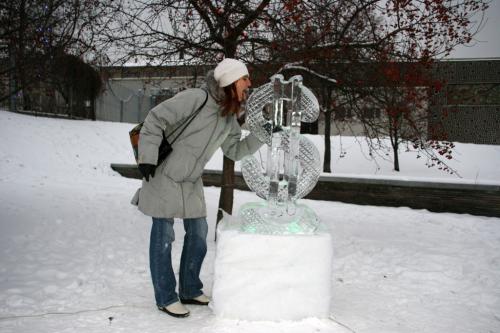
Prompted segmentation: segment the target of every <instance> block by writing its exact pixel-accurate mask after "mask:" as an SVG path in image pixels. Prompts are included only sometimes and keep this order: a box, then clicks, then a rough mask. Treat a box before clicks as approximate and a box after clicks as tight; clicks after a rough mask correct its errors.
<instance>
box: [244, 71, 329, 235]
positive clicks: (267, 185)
mask: <svg viewBox="0 0 500 333" xmlns="http://www.w3.org/2000/svg"><path fill="white" fill-rule="evenodd" d="M246 112H247V123H248V126H249V127H250V131H251V132H252V133H253V134H254V135H255V136H257V137H258V138H259V139H260V140H261V141H262V142H265V143H266V144H267V145H268V149H267V158H266V161H265V164H266V167H265V169H263V167H261V163H260V162H259V161H258V160H257V158H256V157H255V156H248V157H246V158H244V159H243V161H242V165H241V168H242V173H243V177H244V179H245V181H246V183H247V185H248V186H249V187H250V189H251V190H252V191H254V192H255V193H256V194H257V195H258V196H259V197H261V198H263V199H265V200H266V201H265V202H260V203H255V202H252V203H247V204H245V205H243V206H242V207H241V209H240V212H239V216H240V218H241V220H242V226H243V230H244V231H247V232H255V233H265V234H287V233H292V234H297V233H313V232H314V231H315V230H316V228H317V226H318V223H319V220H318V218H317V216H316V214H315V213H314V212H313V211H312V210H311V209H310V208H309V207H307V206H305V205H302V204H298V203H297V200H298V199H300V198H302V197H304V196H305V195H306V194H307V193H309V192H310V191H311V190H312V189H313V187H314V186H315V185H316V183H317V181H318V178H319V175H320V173H321V164H320V155H319V151H318V149H317V148H316V147H315V146H314V144H313V143H312V142H311V141H310V140H308V139H307V138H306V137H305V136H302V135H301V134H300V126H301V121H303V122H313V121H315V120H316V119H317V118H318V115H319V103H318V100H317V99H316V97H315V96H314V94H313V93H312V92H311V91H310V90H309V89H308V88H307V87H305V86H303V84H302V77H301V76H300V75H297V76H293V77H292V78H290V79H289V80H288V81H286V80H285V79H284V77H283V76H282V75H275V76H273V77H272V78H271V82H269V83H267V84H265V85H263V86H261V87H259V88H258V89H256V90H255V91H254V92H253V93H252V94H251V95H250V97H249V99H248V101H247V104H246Z"/></svg>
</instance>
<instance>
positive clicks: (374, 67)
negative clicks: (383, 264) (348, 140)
mask: <svg viewBox="0 0 500 333" xmlns="http://www.w3.org/2000/svg"><path fill="white" fill-rule="evenodd" d="M296 3H297V4H296V7H299V8H301V13H302V14H301V15H294V16H293V17H292V18H293V21H292V22H291V23H290V24H285V25H284V24H276V25H274V26H273V27H272V28H273V36H275V38H276V44H275V48H276V50H277V51H276V52H275V54H281V57H278V58H277V59H278V60H279V61H280V62H281V63H282V65H283V66H282V69H281V70H297V69H300V68H302V69H303V71H304V72H307V73H308V74H311V73H317V74H318V75H317V77H318V79H321V80H323V84H321V86H320V87H318V90H317V91H318V95H319V96H323V97H324V98H325V99H327V100H328V99H330V97H331V95H330V93H325V91H324V89H325V87H327V86H328V85H329V81H328V80H330V81H331V80H333V79H335V80H336V84H335V85H334V89H333V92H334V93H335V95H336V96H344V101H342V103H344V104H345V101H347V102H348V104H349V108H350V111H352V114H353V115H354V117H356V118H357V119H358V120H359V121H361V123H362V125H363V127H364V130H365V136H366V137H367V138H369V140H368V141H369V144H370V145H371V146H370V147H371V148H373V151H376V150H377V149H378V148H379V147H380V146H379V143H380V142H382V140H381V139H382V138H383V137H389V138H390V139H391V146H392V150H393V152H394V153H395V155H394V156H395V160H394V162H395V170H399V163H398V155H397V151H398V147H399V145H400V143H401V142H403V141H406V142H414V143H415V144H414V146H416V147H418V148H420V149H422V150H423V152H424V153H425V154H427V155H428V156H429V158H430V160H431V163H430V164H429V165H433V164H435V163H434V162H436V161H440V163H443V164H445V162H446V161H445V160H443V158H442V157H445V158H446V159H449V158H450V157H451V148H453V147H452V146H451V143H448V144H447V143H440V144H439V145H436V144H429V143H426V139H425V138H426V135H427V133H428V128H427V127H426V126H423V125H422V124H423V123H425V120H426V116H427V114H426V113H425V112H424V113H422V108H425V105H424V104H425V101H428V100H429V99H430V96H431V95H432V93H433V88H434V87H435V86H436V79H435V78H433V77H432V74H431V73H432V71H431V70H430V68H432V65H433V62H434V61H435V60H437V59H439V58H440V57H443V56H446V55H448V54H449V52H450V51H451V50H452V49H453V48H454V47H455V46H456V45H459V44H465V43H468V42H470V41H471V40H472V38H473V36H474V33H475V32H477V29H479V28H480V27H481V25H482V23H481V21H479V22H478V23H474V22H472V21H471V18H472V17H473V16H474V15H476V14H478V13H479V14H480V13H481V12H483V11H484V10H486V8H487V7H488V1H487V0H478V1H476V0H461V1H458V0H457V1H427V0H421V1H417V0H415V1H408V0H407V1H402V0H387V1H381V0H338V1H328V0H312V1H307V2H305V1H304V2H302V1H296ZM278 50H279V51H278ZM404 64H407V65H404ZM404 67H406V68H407V70H406V72H405V69H404ZM408 68H411V69H409V70H408ZM332 103H336V102H335V101H332V102H326V103H323V104H324V105H331V104H332ZM370 103H371V104H370ZM337 104H338V103H337ZM367 105H371V106H370V107H367ZM375 108H378V109H379V110H381V111H382V118H383V120H384V121H382V122H381V121H375V120H376V119H373V117H370V116H369V113H370V112H372V111H373V109H375ZM417 123H418V124H417ZM410 129H411V133H410ZM370 138H375V140H371V139H370ZM325 140H327V142H326V143H325V146H328V145H329V142H328V141H329V137H327V136H326V135H325ZM443 145H444V146H446V147H447V148H446V149H445V147H443ZM435 147H437V148H435ZM326 160H327V156H325V161H326ZM443 169H447V168H446V167H445V168H443ZM325 170H328V167H327V166H325Z"/></svg>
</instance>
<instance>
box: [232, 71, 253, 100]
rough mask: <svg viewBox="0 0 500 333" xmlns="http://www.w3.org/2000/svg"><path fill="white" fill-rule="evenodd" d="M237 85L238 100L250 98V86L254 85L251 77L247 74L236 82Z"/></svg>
mask: <svg viewBox="0 0 500 333" xmlns="http://www.w3.org/2000/svg"><path fill="white" fill-rule="evenodd" d="M235 85H236V95H237V97H238V102H243V101H244V100H246V99H247V98H248V88H250V87H251V86H252V82H250V78H249V77H248V75H245V76H243V77H241V78H240V79H238V81H236V82H235Z"/></svg>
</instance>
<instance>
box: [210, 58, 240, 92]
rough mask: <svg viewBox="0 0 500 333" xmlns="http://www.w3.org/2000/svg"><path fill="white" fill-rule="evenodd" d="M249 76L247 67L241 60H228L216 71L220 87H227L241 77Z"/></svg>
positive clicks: (215, 74)
mask: <svg viewBox="0 0 500 333" xmlns="http://www.w3.org/2000/svg"><path fill="white" fill-rule="evenodd" d="M245 75H248V69H247V66H245V64H244V63H242V62H241V61H239V60H236V59H231V58H226V59H224V60H222V61H221V62H219V64H218V65H217V67H215V70H214V78H215V80H216V81H217V82H219V86H220V87H227V86H228V85H230V84H231V83H233V82H234V81H236V80H238V79H240V78H241V77H243V76H245Z"/></svg>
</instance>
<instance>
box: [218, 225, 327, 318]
mask: <svg viewBox="0 0 500 333" xmlns="http://www.w3.org/2000/svg"><path fill="white" fill-rule="evenodd" d="M242 223H243V221H242V220H241V219H239V218H237V217H234V216H230V215H226V216H224V219H223V220H222V221H221V222H220V224H219V227H218V228H217V246H216V252H215V264H214V277H213V281H214V283H213V290H212V303H211V308H212V309H213V310H214V313H215V314H216V315H217V316H220V317H223V318H231V319H246V320H271V321H272V320H275V321H280V320H300V319H305V318H309V317H316V318H328V316H329V313H330V291H331V275H332V269H331V268H332V267H331V265H332V249H333V245H332V237H331V235H330V233H329V231H328V230H324V228H322V227H323V224H320V229H319V230H317V232H316V233H315V234H309V235H298V234H288V235H283V234H282V235H277V234H274V235H264V234H258V233H247V232H242V231H241V224H242ZM242 300H244V302H242Z"/></svg>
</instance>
